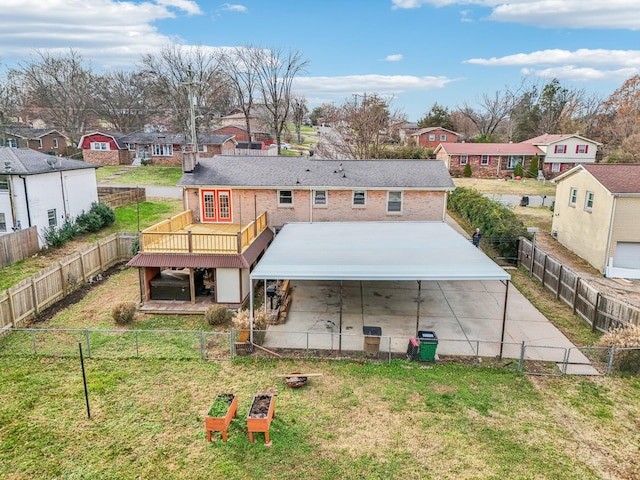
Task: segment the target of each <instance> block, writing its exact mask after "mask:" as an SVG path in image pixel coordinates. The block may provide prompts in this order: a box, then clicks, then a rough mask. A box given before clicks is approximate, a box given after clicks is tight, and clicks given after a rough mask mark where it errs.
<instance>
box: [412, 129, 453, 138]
mask: <svg viewBox="0 0 640 480" xmlns="http://www.w3.org/2000/svg"><path fill="white" fill-rule="evenodd" d="M433 131H442V132H449V133H452V134H453V135H459V134H458V133H456V132H454V131H452V130H448V129H446V128H442V127H426V128H421V129H420V130H416V131H415V132H413V133H412V134H411V136H420V135H423V134H425V133H429V132H433Z"/></svg>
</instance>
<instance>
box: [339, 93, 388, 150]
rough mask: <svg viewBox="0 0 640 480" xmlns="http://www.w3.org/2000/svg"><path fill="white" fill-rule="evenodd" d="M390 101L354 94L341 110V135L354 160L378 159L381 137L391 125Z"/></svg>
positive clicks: (370, 95)
mask: <svg viewBox="0 0 640 480" xmlns="http://www.w3.org/2000/svg"><path fill="white" fill-rule="evenodd" d="M389 105H390V101H389V100H386V99H383V98H382V97H379V96H378V95H377V94H375V93H374V94H367V93H365V94H363V95H353V97H352V98H351V99H349V100H347V101H346V102H345V103H344V104H343V105H342V108H341V111H342V117H341V120H342V124H343V127H342V128H343V134H344V135H345V136H346V138H347V139H348V145H350V146H351V154H352V157H353V158H356V159H366V158H378V156H379V153H380V136H381V135H383V134H385V133H386V132H387V130H388V128H389V126H390V123H391V113H390V112H389Z"/></svg>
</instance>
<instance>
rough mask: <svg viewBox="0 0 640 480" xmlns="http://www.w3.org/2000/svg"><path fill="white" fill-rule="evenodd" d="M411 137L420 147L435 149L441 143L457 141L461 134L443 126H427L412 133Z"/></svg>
mask: <svg viewBox="0 0 640 480" xmlns="http://www.w3.org/2000/svg"><path fill="white" fill-rule="evenodd" d="M409 138H411V141H412V142H414V144H415V145H416V146H418V147H422V148H430V149H432V150H435V148H436V147H437V146H438V145H440V144H441V143H456V142H457V141H458V138H460V135H459V134H457V133H456V132H452V131H451V130H447V129H446V128H442V127H427V128H421V129H419V130H416V131H415V132H413V133H411V134H410V135H409Z"/></svg>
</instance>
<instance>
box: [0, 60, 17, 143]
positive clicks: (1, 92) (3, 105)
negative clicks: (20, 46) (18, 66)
mask: <svg viewBox="0 0 640 480" xmlns="http://www.w3.org/2000/svg"><path fill="white" fill-rule="evenodd" d="M20 98H21V97H20V87H19V84H18V82H17V78H16V75H15V73H14V72H11V71H10V70H5V72H4V73H3V74H2V76H0V129H1V130H2V131H1V132H0V135H2V137H1V140H0V145H6V144H7V137H6V127H7V126H9V125H11V124H12V123H13V121H14V119H15V118H16V117H17V116H18V111H19V108H20Z"/></svg>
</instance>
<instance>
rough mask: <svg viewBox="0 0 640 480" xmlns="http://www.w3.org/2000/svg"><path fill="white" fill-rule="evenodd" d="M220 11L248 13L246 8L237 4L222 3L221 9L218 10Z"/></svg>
mask: <svg viewBox="0 0 640 480" xmlns="http://www.w3.org/2000/svg"><path fill="white" fill-rule="evenodd" d="M220 11H225V12H240V13H246V12H248V11H249V9H248V8H247V7H245V6H244V5H238V4H232V3H223V4H222V7H221V8H220Z"/></svg>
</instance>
